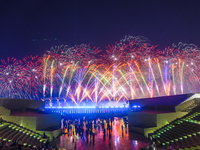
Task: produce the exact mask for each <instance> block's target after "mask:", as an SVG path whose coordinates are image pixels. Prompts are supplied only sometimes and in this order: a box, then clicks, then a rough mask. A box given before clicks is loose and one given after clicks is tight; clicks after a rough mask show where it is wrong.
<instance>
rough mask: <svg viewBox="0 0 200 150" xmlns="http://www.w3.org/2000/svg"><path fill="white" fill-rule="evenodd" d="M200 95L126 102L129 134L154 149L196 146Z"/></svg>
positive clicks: (199, 134) (198, 137) (198, 132)
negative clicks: (145, 140)
mask: <svg viewBox="0 0 200 150" xmlns="http://www.w3.org/2000/svg"><path fill="white" fill-rule="evenodd" d="M199 104H200V93H193V94H183V95H175V96H165V97H156V98H147V99H138V100H131V101H129V107H130V108H131V110H130V111H129V113H128V119H129V131H130V132H136V133H139V134H142V135H144V136H146V137H148V138H149V139H150V140H151V142H152V143H153V142H154V143H156V145H157V147H163V148H167V147H171V148H174V149H176V148H196V147H198V145H199V144H200V140H199V139H200V111H199V110H200V105H199Z"/></svg>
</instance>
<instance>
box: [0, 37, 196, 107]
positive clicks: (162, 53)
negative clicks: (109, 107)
mask: <svg viewBox="0 0 200 150" xmlns="http://www.w3.org/2000/svg"><path fill="white" fill-rule="evenodd" d="M157 47H158V46H154V45H151V44H150V42H149V40H148V39H146V38H145V37H142V36H137V37H132V36H128V37H125V39H123V40H121V41H120V42H119V43H116V44H115V45H111V46H110V45H108V46H107V47H106V50H105V52H104V53H103V52H101V53H100V50H99V48H96V47H93V48H92V47H91V46H90V45H85V44H82V45H80V46H74V47H71V48H69V47H68V46H64V45H61V46H59V47H52V48H51V50H50V51H47V53H46V54H45V55H44V56H43V57H33V56H29V57H25V58H23V59H22V61H20V60H16V59H14V58H11V59H10V58H8V59H7V60H6V61H4V60H2V64H1V73H0V84H1V89H0V96H1V97H9V98H28V99H40V98H43V100H44V99H45V100H47V99H48V100H50V101H52V100H55V99H56V100H57V101H59V100H64V101H65V102H66V101H67V100H71V101H73V102H74V103H75V104H76V105H79V104H80V103H81V102H83V101H92V102H93V103H95V104H96V105H98V104H99V103H100V102H101V101H104V100H109V101H110V102H113V104H114V105H115V104H117V103H118V102H119V101H121V100H129V99H138V98H146V97H156V96H165V95H176V94H184V93H194V92H199V90H200V89H199V87H200V86H199V85H200V81H199V79H200V74H199V61H200V53H199V49H198V47H197V46H195V45H192V44H183V43H179V44H178V45H175V44H173V45H172V47H167V48H165V49H164V50H159V49H157Z"/></svg>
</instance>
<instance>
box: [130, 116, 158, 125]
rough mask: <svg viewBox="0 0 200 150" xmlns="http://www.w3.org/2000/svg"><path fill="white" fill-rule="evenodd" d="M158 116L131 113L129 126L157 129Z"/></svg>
mask: <svg viewBox="0 0 200 150" xmlns="http://www.w3.org/2000/svg"><path fill="white" fill-rule="evenodd" d="M156 122H157V116H156V114H149V113H140V112H129V113H128V125H129V127H130V126H135V127H143V128H144V127H156V126H157V123H156Z"/></svg>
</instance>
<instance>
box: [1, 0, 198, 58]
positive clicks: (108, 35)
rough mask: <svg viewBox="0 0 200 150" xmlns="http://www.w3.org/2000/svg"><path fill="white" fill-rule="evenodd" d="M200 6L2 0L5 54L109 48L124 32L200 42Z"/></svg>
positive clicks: (154, 39)
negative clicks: (64, 47) (83, 46)
mask: <svg viewBox="0 0 200 150" xmlns="http://www.w3.org/2000/svg"><path fill="white" fill-rule="evenodd" d="M199 7H200V1H199V0H129V1H126V0H120V1H118V0H112V1H111V0H90V1H89V0H0V59H5V58H7V57H16V58H19V59H21V58H23V57H24V56H28V55H39V56H42V55H43V54H44V53H45V51H46V50H48V49H50V47H51V46H58V45H61V44H64V45H66V44H67V45H69V46H73V45H75V44H76V45H79V44H82V43H85V44H88V43H92V44H94V45H95V46H100V48H101V49H105V46H106V45H108V44H114V43H115V42H116V41H119V40H120V39H122V38H124V37H125V35H132V36H137V35H142V36H145V37H147V38H148V39H149V40H150V41H151V44H153V45H160V48H161V49H162V48H164V47H168V46H171V45H172V43H176V44H177V43H178V42H185V43H193V44H196V45H198V46H200V9H199ZM55 38H56V40H55ZM34 39H36V41H34ZM45 39H46V40H45Z"/></svg>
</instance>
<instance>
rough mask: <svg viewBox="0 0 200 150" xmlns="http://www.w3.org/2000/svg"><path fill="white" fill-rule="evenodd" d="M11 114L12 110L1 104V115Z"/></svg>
mask: <svg viewBox="0 0 200 150" xmlns="http://www.w3.org/2000/svg"><path fill="white" fill-rule="evenodd" d="M2 115H3V116H9V115H10V110H8V109H6V108H4V107H2V106H0V117H1V116H2Z"/></svg>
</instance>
